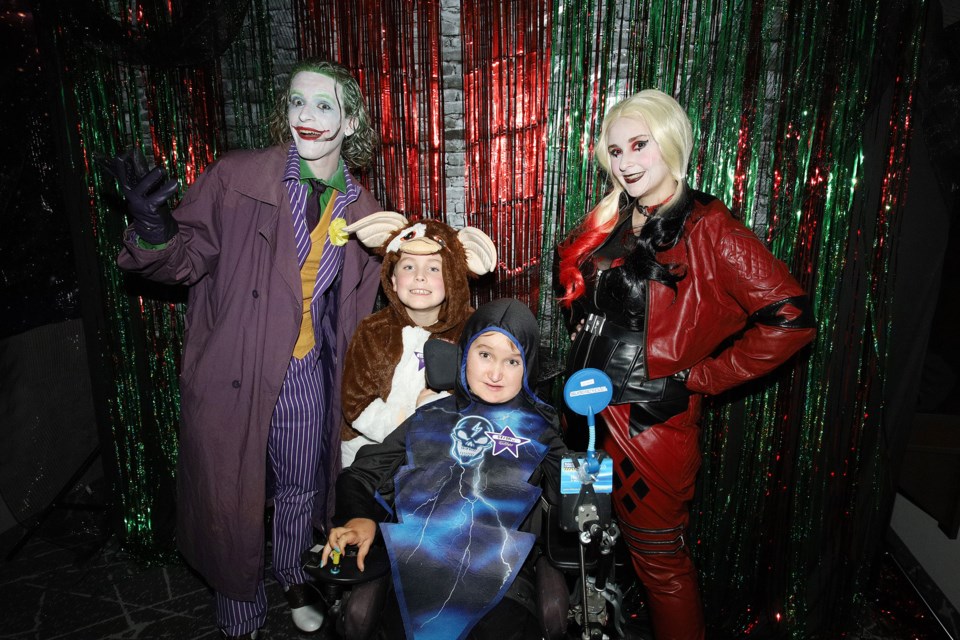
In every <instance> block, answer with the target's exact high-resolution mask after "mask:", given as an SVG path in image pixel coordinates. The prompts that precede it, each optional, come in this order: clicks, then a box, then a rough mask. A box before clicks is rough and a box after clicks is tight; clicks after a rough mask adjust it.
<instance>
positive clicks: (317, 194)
mask: <svg viewBox="0 0 960 640" xmlns="http://www.w3.org/2000/svg"><path fill="white" fill-rule="evenodd" d="M309 182H310V188H311V189H312V192H311V194H310V196H309V197H307V206H306V210H305V211H304V215H305V216H306V219H307V220H306V221H307V231H310V232H312V231H313V230H314V229H315V228H316V226H317V223H318V222H319V221H320V213H321V212H320V198H321V197H322V196H323V193H324V192H325V191H326V190H327V185H326V184H324V183H323V182H321V181H320V180H316V179H314V178H311V179H310V180H309Z"/></svg>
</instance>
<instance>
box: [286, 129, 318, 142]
mask: <svg viewBox="0 0 960 640" xmlns="http://www.w3.org/2000/svg"><path fill="white" fill-rule="evenodd" d="M293 129H294V131H296V132H297V135H298V136H300V137H301V138H302V139H304V140H310V141H313V140H319V139H320V137H321V136H323V134H325V133H326V131H317V130H316V129H311V128H310V127H294V128H293Z"/></svg>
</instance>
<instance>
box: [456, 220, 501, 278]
mask: <svg viewBox="0 0 960 640" xmlns="http://www.w3.org/2000/svg"><path fill="white" fill-rule="evenodd" d="M457 239H459V240H460V244H462V245H463V249H464V251H465V252H466V254H467V268H468V269H470V271H472V272H473V273H475V274H477V275H478V276H482V275H483V274H485V273H490V272H491V271H493V270H494V269H496V268H497V247H496V246H495V245H494V244H493V240H491V239H490V236H488V235H487V234H485V233H484V232H483V231H480V229H477V228H476V227H464V228H463V229H460V232H459V233H457Z"/></svg>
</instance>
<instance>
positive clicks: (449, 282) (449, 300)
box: [377, 220, 476, 340]
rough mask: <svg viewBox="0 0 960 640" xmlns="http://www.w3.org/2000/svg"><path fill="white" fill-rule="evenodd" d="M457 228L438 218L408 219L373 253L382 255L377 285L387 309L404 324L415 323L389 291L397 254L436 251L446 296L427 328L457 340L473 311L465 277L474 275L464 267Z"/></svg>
mask: <svg viewBox="0 0 960 640" xmlns="http://www.w3.org/2000/svg"><path fill="white" fill-rule="evenodd" d="M457 233H458V232H457V231H456V230H455V229H453V228H452V227H450V226H449V225H446V224H444V223H442V222H439V221H438V220H420V221H419V222H412V223H410V224H408V225H406V226H404V227H403V228H402V229H399V230H398V231H395V232H393V233H391V234H390V236H389V237H388V238H387V239H386V240H385V241H384V243H383V244H382V245H380V248H379V249H378V250H377V253H379V254H380V255H382V256H383V267H382V268H381V269H380V284H381V286H382V287H383V292H384V294H385V295H386V296H387V300H389V301H390V308H391V309H392V311H393V313H394V315H395V316H396V317H397V319H398V320H399V321H400V323H401V324H402V325H404V326H415V325H416V323H415V322H414V321H413V320H411V319H410V316H409V315H408V314H407V309H406V307H404V306H403V303H402V302H400V298H399V297H397V292H396V291H394V290H393V282H391V280H390V279H391V277H392V276H393V269H394V267H395V266H396V264H397V262H398V261H399V260H400V254H401V253H412V254H415V255H431V254H434V253H437V254H439V255H440V256H441V259H442V260H443V286H444V289H445V290H446V299H445V300H444V301H443V304H442V305H441V306H440V316H439V317H438V319H437V321H436V322H435V323H434V324H432V325H430V326H429V327H424V329H426V330H427V331H429V332H430V333H431V334H433V335H434V336H435V337H438V338H448V339H451V340H457V339H458V338H459V337H460V335H459V334H460V329H461V327H462V326H463V323H464V321H465V320H466V319H467V318H468V317H469V316H470V314H471V313H472V312H473V309H472V308H471V307H470V284H469V278H470V277H476V276H474V275H473V274H472V273H471V272H470V271H469V269H468V268H467V255H466V252H465V251H464V248H463V244H462V243H461V242H460V240H459V239H458V237H457Z"/></svg>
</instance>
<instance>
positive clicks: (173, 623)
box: [0, 512, 950, 640]
mask: <svg viewBox="0 0 960 640" xmlns="http://www.w3.org/2000/svg"><path fill="white" fill-rule="evenodd" d="M102 520H103V516H102V515H98V514H97V512H62V513H60V512H54V514H53V515H52V516H51V517H50V518H49V519H48V520H47V521H46V522H45V523H44V526H43V527H41V528H40V530H39V532H38V534H37V535H36V536H34V537H33V538H31V540H30V542H29V543H28V544H27V545H26V546H25V547H24V548H23V550H22V551H21V552H20V553H19V554H18V555H17V556H16V557H14V558H13V559H12V560H11V561H4V562H3V563H2V564H0V620H2V624H0V639H9V640H56V639H62V638H69V639H71V640H108V639H109V640H113V639H117V640H119V639H137V640H139V639H150V640H186V639H198V640H216V639H217V638H218V637H219V636H218V635H217V634H216V633H215V632H214V630H213V622H212V621H213V611H212V606H211V604H212V598H211V596H210V594H209V592H208V591H207V589H206V588H205V587H204V585H203V583H202V582H201V581H200V580H199V579H198V578H197V577H196V576H195V575H194V574H193V573H191V572H190V571H189V570H188V569H187V568H185V567H184V566H183V565H181V564H178V563H176V562H172V563H166V564H162V565H153V566H148V565H146V564H143V563H141V562H138V561H135V560H134V559H133V558H131V557H130V555H129V554H127V553H126V552H124V551H123V550H122V549H120V548H119V547H118V544H117V542H116V538H115V537H110V536H108V535H106V534H105V533H104V531H105V527H104V526H103V522H102ZM19 537H20V535H19V531H11V532H8V533H7V534H5V535H4V536H0V552H2V553H3V554H4V556H5V555H6V553H7V552H8V551H9V550H10V549H11V548H12V546H13V544H14V543H15V542H16V541H17V540H18V539H19ZM894 542H895V541H894ZM893 551H894V552H897V551H898V549H896V548H894V549H893ZM898 558H901V556H898ZM908 573H909V571H908ZM880 574H881V575H880V580H879V587H878V589H877V590H876V592H875V593H872V594H868V597H867V598H865V605H864V610H863V611H862V613H861V614H860V615H859V616H858V617H859V618H860V623H859V625H858V627H859V628H857V629H855V630H851V631H850V632H848V633H846V634H842V635H840V636H839V637H840V638H843V639H845V640H914V639H915V640H941V639H943V640H949V639H950V636H949V635H948V634H946V633H945V632H944V631H943V629H942V628H941V627H940V625H939V624H938V623H937V621H936V619H935V618H933V617H932V616H931V615H930V614H929V612H928V611H927V610H926V608H925V607H924V606H923V604H922V603H921V602H920V601H919V599H918V598H917V597H916V595H915V592H914V591H913V588H912V587H911V584H910V581H908V580H907V579H906V578H905V576H904V571H903V570H901V568H900V567H899V566H898V564H897V562H895V561H894V560H893V556H892V555H890V554H885V555H884V560H883V563H882V566H881V571H880ZM915 579H916V576H913V577H912V578H911V580H915ZM267 593H268V599H269V602H270V603H271V609H270V612H269V614H268V619H267V626H266V627H265V629H264V631H263V633H262V634H261V638H263V639H264V640H292V639H304V640H305V639H307V638H312V639H313V640H318V638H325V637H329V636H328V635H326V634H324V633H321V634H320V635H319V636H318V635H313V636H307V635H302V634H299V633H298V632H296V631H295V630H294V629H293V627H292V625H291V623H290V622H289V619H288V614H287V612H286V607H285V604H284V601H283V596H282V594H281V592H280V588H279V586H278V585H277V584H276V583H275V582H273V581H272V580H271V581H269V582H268V585H267ZM645 635H646V634H645V633H642V634H638V635H634V636H633V637H634V638H641V637H643V636H645ZM751 637H753V636H751ZM824 640H833V639H824Z"/></svg>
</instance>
